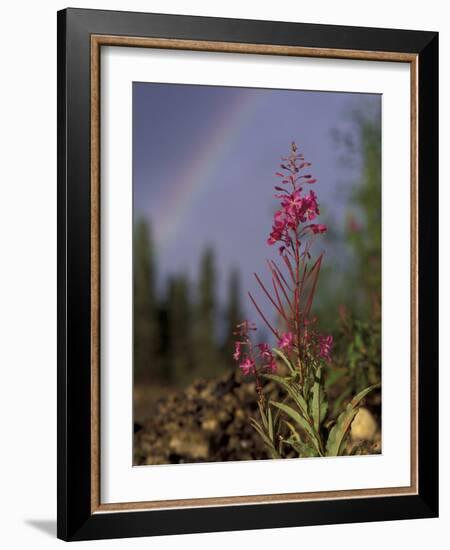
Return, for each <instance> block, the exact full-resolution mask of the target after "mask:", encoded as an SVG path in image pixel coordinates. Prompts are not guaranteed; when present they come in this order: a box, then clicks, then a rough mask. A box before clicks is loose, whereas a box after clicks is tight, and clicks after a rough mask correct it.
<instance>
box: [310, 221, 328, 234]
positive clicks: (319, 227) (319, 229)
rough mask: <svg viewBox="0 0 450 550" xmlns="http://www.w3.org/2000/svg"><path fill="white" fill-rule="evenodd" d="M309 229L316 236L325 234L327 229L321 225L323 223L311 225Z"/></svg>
mask: <svg viewBox="0 0 450 550" xmlns="http://www.w3.org/2000/svg"><path fill="white" fill-rule="evenodd" d="M309 229H311V231H312V232H313V233H314V234H316V233H326V232H327V230H328V228H327V226H326V225H323V223H317V224H316V223H312V224H311V225H310V226H309Z"/></svg>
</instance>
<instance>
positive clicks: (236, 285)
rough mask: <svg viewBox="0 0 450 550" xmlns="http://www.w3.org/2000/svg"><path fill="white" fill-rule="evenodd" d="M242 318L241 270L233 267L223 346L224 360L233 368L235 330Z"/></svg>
mask: <svg viewBox="0 0 450 550" xmlns="http://www.w3.org/2000/svg"><path fill="white" fill-rule="evenodd" d="M241 320H242V312H241V288H240V280H239V272H238V271H237V269H233V271H232V272H231V274H230V279H229V286H228V304H227V310H226V334H225V342H224V346H223V350H224V361H225V363H226V364H229V365H230V366H232V367H233V368H234V367H235V364H234V362H233V359H232V355H233V351H234V342H235V340H236V337H235V336H234V335H233V332H235V330H236V325H237V324H238V323H240V322H241Z"/></svg>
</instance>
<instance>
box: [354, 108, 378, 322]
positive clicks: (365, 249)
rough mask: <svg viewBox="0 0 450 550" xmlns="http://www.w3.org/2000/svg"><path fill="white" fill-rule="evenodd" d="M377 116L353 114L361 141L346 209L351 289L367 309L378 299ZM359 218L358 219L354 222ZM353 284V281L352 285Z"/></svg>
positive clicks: (364, 308)
mask: <svg viewBox="0 0 450 550" xmlns="http://www.w3.org/2000/svg"><path fill="white" fill-rule="evenodd" d="M380 122H381V121H380V118H379V117H377V118H375V119H372V118H366V117H364V116H362V115H355V123H356V127H357V130H358V133H359V138H360V142H361V158H362V174H361V180H362V181H361V182H360V184H359V185H355V186H354V189H353V193H352V196H351V199H352V200H353V204H354V206H355V210H356V212H352V211H350V212H349V218H348V223H347V235H348V238H349V242H350V244H351V246H352V247H353V250H354V253H355V254H354V257H355V259H354V265H352V270H351V271H352V274H353V277H352V278H351V279H353V281H354V282H355V285H354V286H353V288H354V289H355V288H358V292H359V296H358V300H359V302H360V303H361V305H362V307H363V311H365V312H367V311H369V310H370V308H371V306H372V301H373V300H378V301H379V300H380V298H381V124H380ZM358 216H359V217H361V222H359V221H358ZM356 283H357V284H356Z"/></svg>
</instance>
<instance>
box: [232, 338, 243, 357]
mask: <svg viewBox="0 0 450 550" xmlns="http://www.w3.org/2000/svg"><path fill="white" fill-rule="evenodd" d="M241 345H242V342H236V343H235V344H234V353H233V359H234V360H235V361H239V359H240V357H241Z"/></svg>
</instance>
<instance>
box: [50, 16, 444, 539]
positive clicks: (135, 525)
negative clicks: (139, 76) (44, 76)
mask: <svg viewBox="0 0 450 550" xmlns="http://www.w3.org/2000/svg"><path fill="white" fill-rule="evenodd" d="M57 21H58V129H57V131H58V532H57V535H58V537H59V538H61V539H64V540H88V539H101V538H115V537H138V536H149V535H166V534H180V533H201V532H212V531H229V530H242V529H260V528H265V529H267V528H276V527H290V526H302V525H322V524H329V523H349V522H368V521H382V520H384V521H385V520H397V519H413V518H431V517H436V516H437V515H438V34H437V33H436V32H422V31H409V30H392V29H375V28H362V27H344V26H332V25H315V24H314V25H313V24H301V23H280V22H272V21H251V20H233V19H222V18H209V17H192V16H173V15H162V14H148V13H130V12H114V11H100V10H85V9H66V10H62V11H60V12H58V20H57ZM92 35H112V36H122V37H126V36H132V37H151V38H170V39H181V40H195V41H218V42H230V43H244V44H269V45H282V46H300V47H305V48H327V49H337V50H344V51H356V52H357V51H366V52H373V51H377V52H380V51H381V52H401V53H408V54H414V55H416V56H417V63H418V65H417V66H418V72H417V85H418V103H417V128H418V134H417V135H418V166H417V168H418V187H417V189H418V213H417V214H418V220H419V223H418V226H417V231H418V316H417V325H418V364H419V369H418V379H417V388H418V417H417V418H418V457H417V458H418V491H417V494H415V495H404V496H401V495H400V496H391V497H389V496H388V497H386V496H382V497H370V498H349V499H339V500H314V501H309V502H282V503H264V504H249V505H245V506H242V505H226V506H218V507H214V506H202V507H195V508H194V507H192V508H175V509H156V510H148V511H145V510H143V511H127V510H124V511H120V512H114V513H108V512H102V513H93V512H92V503H91V496H92V491H91V488H92V484H93V483H94V480H93V473H92V459H91V456H92V455H91V438H90V433H91V429H92V417H91V390H92V387H91V384H92V380H91V368H90V365H91V354H92V341H91V324H90V323H91V321H90V319H91V276H90V273H91V261H92V257H91V249H90V239H91V225H90V219H91V202H90V201H91V194H90V193H91V184H90V182H91V164H90V160H91V148H90V139H91V138H90V131H91V111H90V107H91V104H90V101H91V99H90V98H91V96H90V85H91V73H90V63H91V36H92ZM430 213H431V214H430ZM393 268H395V267H393Z"/></svg>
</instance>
